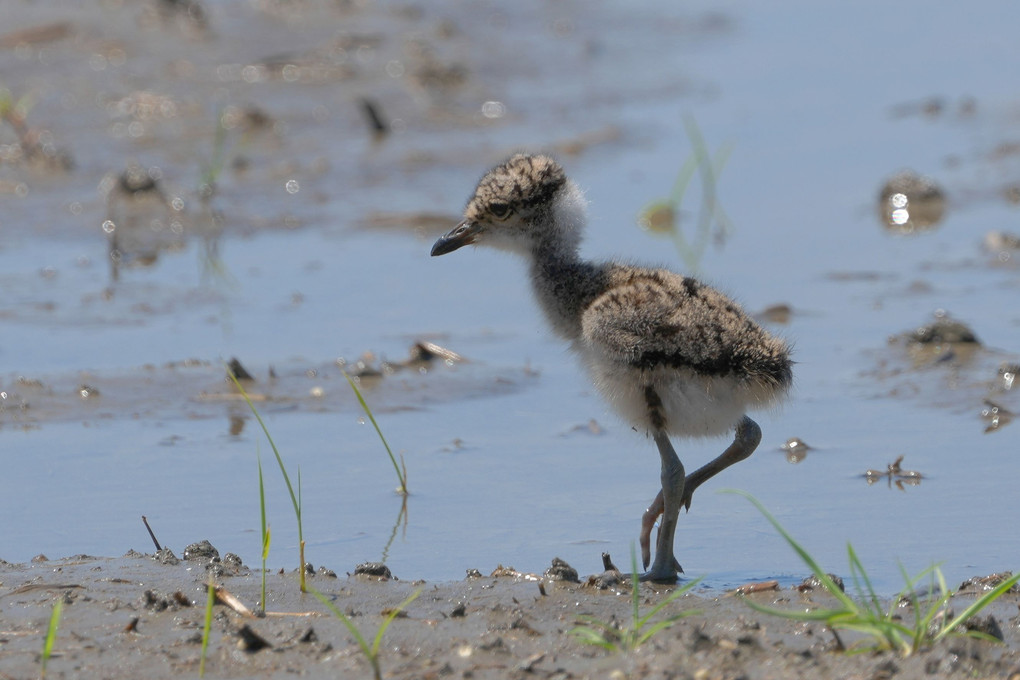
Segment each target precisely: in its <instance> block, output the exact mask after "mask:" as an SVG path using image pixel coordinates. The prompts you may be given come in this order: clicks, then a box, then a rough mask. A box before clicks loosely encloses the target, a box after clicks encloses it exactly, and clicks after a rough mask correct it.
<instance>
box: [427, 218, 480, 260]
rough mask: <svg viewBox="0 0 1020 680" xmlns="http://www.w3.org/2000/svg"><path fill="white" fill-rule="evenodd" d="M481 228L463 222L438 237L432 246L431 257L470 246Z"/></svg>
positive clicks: (465, 221) (473, 223)
mask: <svg viewBox="0 0 1020 680" xmlns="http://www.w3.org/2000/svg"><path fill="white" fill-rule="evenodd" d="M479 231H481V226H480V225H479V224H478V223H476V222H469V221H468V220H464V221H463V222H461V223H460V224H458V225H457V226H456V227H454V228H453V229H451V230H450V231H449V232H448V233H447V234H444V235H443V236H441V237H439V240H438V241H436V244H435V245H434V246H432V256H433V257H435V256H436V255H446V254H447V253H452V252H453V251H455V250H457V249H458V248H461V247H463V246H467V245H471V244H472V243H474V242H475V239H476V238H477V237H478V233H479Z"/></svg>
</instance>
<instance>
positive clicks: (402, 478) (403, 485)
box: [344, 371, 409, 496]
mask: <svg viewBox="0 0 1020 680" xmlns="http://www.w3.org/2000/svg"><path fill="white" fill-rule="evenodd" d="M344 377H345V378H347V382H348V383H349V384H350V386H351V389H352V390H354V396H356V397H357V398H358V403H360V404H361V408H362V409H364V411H365V414H366V415H368V419H369V420H370V421H372V427H374V428H375V432H376V434H378V435H379V439H380V441H382V444H383V447H385V449H386V454H387V455H388V456H389V457H390V462H391V463H393V469H394V470H395V471H396V473H397V480H398V481H399V482H400V488H399V489H398V491H400V493H401V494H403V495H405V496H406V495H407V494H408V493H409V492H408V490H407V475H406V474H405V473H403V472H401V471H400V466H399V465H397V458H396V456H394V455H393V450H392V449H391V448H390V445H389V444H388V443H387V442H386V437H385V436H383V433H382V428H380V427H379V423H377V422H376V421H375V416H374V415H372V409H370V408H369V407H368V402H366V401H365V398H364V397H363V396H361V390H359V389H358V385H357V384H356V383H355V381H354V378H352V377H351V376H349V375H348V374H347V372H346V371H344Z"/></svg>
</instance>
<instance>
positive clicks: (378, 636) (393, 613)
mask: <svg viewBox="0 0 1020 680" xmlns="http://www.w3.org/2000/svg"><path fill="white" fill-rule="evenodd" d="M419 595H421V589H420V588H419V589H418V590H416V591H414V592H413V593H411V594H410V595H409V596H408V597H407V599H405V600H404V601H403V602H401V603H400V604H398V605H397V606H396V607H394V608H392V609H390V612H389V614H387V615H386V618H385V619H383V622H382V623H381V624H380V625H379V630H378V631H376V633H375V639H374V640H373V641H372V653H373V654H378V653H379V645H381V644H382V638H383V634H385V633H386V629H387V628H389V627H390V624H391V623H393V619H395V618H397V616H399V615H400V612H402V611H404V608H405V607H407V605H409V604H411V603H412V602H414V601H415V600H417V599H418V596H419Z"/></svg>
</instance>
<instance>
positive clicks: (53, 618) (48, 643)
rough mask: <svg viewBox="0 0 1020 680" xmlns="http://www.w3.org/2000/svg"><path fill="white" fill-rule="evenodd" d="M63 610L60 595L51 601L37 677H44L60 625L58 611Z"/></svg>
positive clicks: (62, 598)
mask: <svg viewBox="0 0 1020 680" xmlns="http://www.w3.org/2000/svg"><path fill="white" fill-rule="evenodd" d="M63 610H64V597H63V595H61V596H60V597H58V598H57V601H56V602H54V603H53V611H52V613H50V623H49V625H48V626H47V627H46V638H45V639H44V640H43V649H42V668H41V669H40V670H39V677H40V678H45V677H46V664H47V663H49V660H50V656H52V655H53V645H55V644H56V642H57V627H58V626H59V625H60V613H61V612H62V611H63Z"/></svg>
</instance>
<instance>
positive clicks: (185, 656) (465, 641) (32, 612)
mask: <svg viewBox="0 0 1020 680" xmlns="http://www.w3.org/2000/svg"><path fill="white" fill-rule="evenodd" d="M172 562H173V560H171V561H170V562H169V563H161V562H160V561H158V560H156V559H154V557H153V556H152V555H142V554H139V553H134V552H131V553H129V554H127V555H125V556H124V557H119V558H97V557H87V556H76V557H71V558H66V559H61V560H45V559H43V558H41V557H40V558H39V559H37V560H35V561H33V562H32V563H29V564H10V563H6V562H3V563H2V564H0V678H3V679H4V680H6V679H7V678H19V679H20V678H34V677H38V676H39V674H40V653H41V651H42V647H43V640H44V638H45V635H46V630H47V624H48V621H49V618H50V614H51V611H52V607H53V603H54V602H55V601H56V600H57V598H63V599H64V603H65V604H64V607H63V613H62V617H61V620H60V625H59V629H58V634H57V639H56V644H55V646H54V652H53V656H52V657H51V658H50V660H49V664H48V668H47V677H50V678H65V677H68V678H70V677H82V678H85V677H88V678H98V677H103V678H136V677H139V672H140V671H143V672H144V677H146V678H150V679H153V680H158V679H160V678H177V677H180V676H186V677H195V676H197V674H198V669H199V660H200V654H201V647H202V645H201V639H202V627H203V621H204V615H205V602H206V588H205V584H206V573H207V572H206V566H205V564H208V562H205V563H203V561H201V560H192V561H183V560H182V561H180V562H179V563H177V564H174V563H172ZM216 571H218V572H219V574H218V576H217V578H216V581H217V583H218V584H220V585H221V586H222V587H223V588H224V589H225V591H226V592H229V593H230V594H232V595H233V596H235V597H236V598H237V599H238V600H239V601H240V602H241V603H243V604H244V605H246V606H247V607H250V608H252V609H254V608H256V606H257V602H258V600H259V592H260V579H259V577H258V573H257V570H251V569H250V568H248V567H245V566H243V565H237V566H229V560H228V559H227V558H226V556H224V561H223V562H221V563H220V564H219V565H218V566H217V567H216ZM503 573H505V575H496V574H494V575H485V576H479V577H474V578H465V579H464V580H461V581H450V582H444V583H426V582H422V581H414V580H411V578H408V576H409V575H400V574H398V575H396V577H397V578H393V579H380V578H378V577H372V576H364V575H348V574H339V575H338V576H333V575H332V574H331V573H330V572H328V571H327V570H321V571H320V572H319V573H316V574H313V575H310V576H309V580H308V582H309V584H310V585H311V586H312V587H314V588H315V589H316V590H318V591H320V592H322V593H324V594H325V595H327V596H328V597H329V598H331V599H332V600H333V601H334V603H335V604H336V606H337V607H339V608H340V609H341V610H342V611H344V612H346V613H347V614H348V615H349V616H351V617H352V620H353V622H354V623H355V624H356V625H357V626H358V628H359V629H360V630H361V631H362V633H363V635H365V636H366V637H367V638H368V639H369V640H370V641H371V639H372V637H373V636H374V635H375V632H376V630H377V629H378V627H379V624H380V623H381V622H382V621H383V617H384V612H385V611H387V609H388V608H391V607H395V606H397V605H399V604H400V603H401V602H402V601H403V600H404V599H405V598H407V597H408V596H410V595H411V594H413V593H414V592H415V591H418V590H420V591H421V593H420V595H419V596H418V597H417V599H415V600H414V601H413V602H412V603H411V604H410V605H408V606H407V608H406V616H401V617H399V618H397V619H396V620H395V621H394V622H393V624H392V625H391V626H390V628H389V629H388V630H387V632H386V634H385V637H384V639H383V643H382V646H381V654H380V665H381V668H382V675H383V677H388V678H446V677H450V678H507V677H512V678H526V677H536V678H696V679H705V680H708V679H714V678H720V679H722V678H734V679H736V678H747V679H752V678H776V679H780V678H867V679H871V678H876V679H878V678H935V677H960V678H963V677H979V678H984V677H989V678H990V677H996V678H1002V677H1005V678H1020V654H1018V653H1020V634H1018V624H1020V617H1018V616H1017V605H1018V602H1020V597H1018V596H1017V595H1013V594H1008V595H1007V596H1005V597H1004V598H1002V599H1000V600H999V601H998V602H996V603H995V604H994V605H993V606H992V607H990V608H989V609H988V610H986V613H987V615H989V616H991V617H992V618H993V619H994V621H995V623H996V624H997V625H998V626H999V628H1000V629H1001V631H1002V634H1003V637H1004V640H1005V642H1004V644H999V645H995V644H991V643H988V642H982V641H977V640H972V639H969V638H963V637H958V638H951V639H950V640H949V641H948V642H944V643H942V644H939V645H936V646H935V647H933V648H931V649H928V650H925V651H923V652H922V653H920V654H917V655H915V656H912V657H909V658H903V657H901V656H899V655H898V654H894V653H891V652H883V653H861V654H853V655H850V654H844V653H841V652H840V651H838V649H837V648H836V644H835V638H834V636H833V635H832V634H831V633H830V632H829V631H828V630H827V629H826V628H825V627H824V626H822V625H820V624H803V623H796V622H791V621H787V620H785V619H780V618H776V617H772V616H768V615H763V614H759V613H757V612H755V611H753V610H752V609H750V608H749V607H747V606H746V604H744V603H743V602H741V601H740V600H739V598H737V597H734V596H732V595H731V594H726V593H709V592H705V591H701V592H699V593H698V594H693V595H687V596H684V597H682V598H679V599H678V600H677V601H676V602H674V603H671V604H670V605H669V606H668V608H667V611H668V613H669V615H673V614H675V613H678V612H680V611H690V612H692V613H691V614H690V616H688V617H686V618H684V619H683V620H681V621H680V622H679V623H678V624H677V625H675V626H674V627H672V628H669V629H667V630H664V631H661V632H659V633H658V634H656V635H655V636H654V637H653V638H652V639H651V640H650V641H649V642H647V643H646V644H644V645H642V646H641V647H639V648H638V649H636V650H634V651H630V652H627V653H610V652H607V651H605V650H602V649H599V648H597V647H592V646H588V645H585V644H582V643H581V642H579V641H578V640H577V639H575V637H574V636H572V635H570V633H569V631H570V630H571V629H573V628H574V627H575V625H577V618H578V617H579V616H592V617H595V618H596V619H599V620H602V621H610V620H614V619H615V620H617V621H620V622H623V623H627V622H628V621H629V620H630V602H631V600H630V592H629V584H628V583H627V582H626V581H625V582H624V583H622V584H620V585H619V586H615V587H610V588H598V587H595V586H593V585H591V584H588V583H585V581H586V579H585V578H584V577H583V576H582V577H581V579H580V580H581V581H582V582H581V583H571V582H566V581H561V580H552V579H550V578H543V577H541V576H539V575H526V574H519V573H516V572H514V571H513V570H512V569H507V570H504V572H503ZM497 574H498V572H497ZM267 590H268V597H267V599H268V609H269V611H270V615H269V616H266V617H257V616H253V615H246V614H244V613H242V612H239V611H236V610H235V609H232V608H231V607H229V606H226V605H225V604H222V603H218V604H217V605H216V607H215V608H214V618H213V624H212V632H211V636H210V644H209V650H208V657H207V662H206V675H207V676H208V677H213V678H218V677H231V678H234V677H294V676H310V677H350V678H370V677H372V669H371V666H370V664H369V663H368V661H367V660H366V658H365V656H364V655H363V654H362V652H361V651H360V649H359V648H358V646H357V644H356V643H355V640H354V637H353V636H352V635H351V634H350V632H349V631H348V630H347V628H346V627H345V626H344V625H343V624H342V623H341V622H340V621H339V620H338V619H336V618H335V617H334V616H332V615H331V614H330V613H329V612H328V610H327V608H326V607H324V606H323V605H322V604H321V603H320V602H319V601H318V600H317V599H315V598H314V597H313V596H312V595H307V594H306V595H302V594H301V593H300V592H299V588H298V585H297V576H296V574H294V573H293V572H289V573H283V572H280V571H276V572H273V573H271V574H270V575H269V576H268V581H267ZM671 590H672V589H671V588H668V587H664V586H654V585H649V584H643V585H641V607H642V611H647V609H648V608H650V607H652V606H654V605H655V604H656V603H657V602H660V601H661V600H662V599H663V598H665V597H667V596H668V594H669V593H670V592H671ZM752 597H754V598H756V599H757V600H758V601H760V602H763V603H772V604H775V605H776V606H780V607H789V608H794V607H807V606H811V605H812V604H813V603H815V604H825V599H824V598H823V597H821V596H820V595H819V594H818V593H817V592H806V593H805V592H799V591H797V590H768V591H764V592H760V593H756V594H754V595H752ZM966 600H967V596H966V595H957V596H954V601H953V602H954V606H955V607H957V608H958V609H959V608H962V606H965V605H964V604H963V603H964V602H965V601H966ZM904 616H905V617H906V618H909V617H911V613H910V611H909V609H905V610H904ZM843 637H844V640H849V639H852V638H850V637H849V636H847V635H846V634H845V633H844V634H843ZM263 643H265V644H263Z"/></svg>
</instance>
